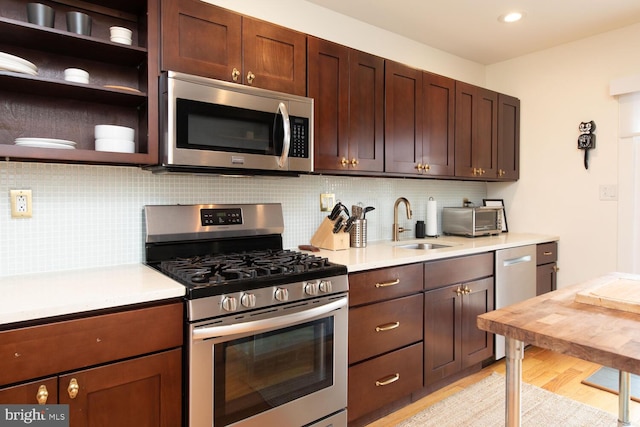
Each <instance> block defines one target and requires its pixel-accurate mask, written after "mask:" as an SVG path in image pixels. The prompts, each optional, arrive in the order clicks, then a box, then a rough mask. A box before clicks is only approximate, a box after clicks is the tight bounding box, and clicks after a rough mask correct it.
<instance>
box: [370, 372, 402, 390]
mask: <svg viewBox="0 0 640 427" xmlns="http://www.w3.org/2000/svg"><path fill="white" fill-rule="evenodd" d="M399 379H400V374H398V373H396V374H393V375H390V376H388V377H387V378H385V379H381V380H378V381H376V387H381V386H385V385H389V384H393V383H395V382H396V381H398V380H399Z"/></svg>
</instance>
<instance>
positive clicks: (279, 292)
mask: <svg viewBox="0 0 640 427" xmlns="http://www.w3.org/2000/svg"><path fill="white" fill-rule="evenodd" d="M274 296H275V297H276V299H277V300H278V301H283V302H284V301H288V300H289V291H288V290H287V289H285V288H276V292H275V294H274Z"/></svg>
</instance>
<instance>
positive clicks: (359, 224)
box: [349, 219, 367, 248]
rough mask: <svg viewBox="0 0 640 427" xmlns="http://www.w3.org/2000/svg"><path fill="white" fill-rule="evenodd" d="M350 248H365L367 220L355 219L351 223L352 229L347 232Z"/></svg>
mask: <svg viewBox="0 0 640 427" xmlns="http://www.w3.org/2000/svg"><path fill="white" fill-rule="evenodd" d="M349 234H350V239H349V241H350V244H351V247H352V248H364V247H366V246H367V220H366V219H357V220H355V221H354V222H353V228H352V229H351V231H350V232H349Z"/></svg>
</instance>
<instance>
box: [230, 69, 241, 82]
mask: <svg viewBox="0 0 640 427" xmlns="http://www.w3.org/2000/svg"><path fill="white" fill-rule="evenodd" d="M238 77H240V70H238V69H237V68H234V69H233V71H231V78H232V79H233V81H234V82H237V81H238Z"/></svg>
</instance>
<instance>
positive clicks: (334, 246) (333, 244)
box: [311, 218, 349, 251]
mask: <svg viewBox="0 0 640 427" xmlns="http://www.w3.org/2000/svg"><path fill="white" fill-rule="evenodd" d="M334 226H335V224H334V223H333V221H331V220H330V219H329V218H325V219H323V220H322V223H321V224H320V226H319V227H318V229H317V230H316V232H315V233H314V234H313V236H312V237H311V244H312V245H313V246H317V247H319V248H322V249H329V250H330V251H340V250H343V249H349V233H345V232H344V231H339V232H337V233H334V232H333V227H334Z"/></svg>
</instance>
